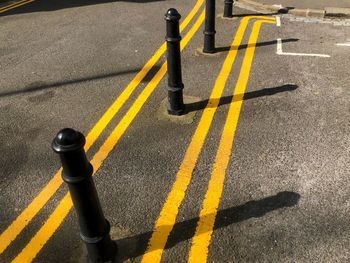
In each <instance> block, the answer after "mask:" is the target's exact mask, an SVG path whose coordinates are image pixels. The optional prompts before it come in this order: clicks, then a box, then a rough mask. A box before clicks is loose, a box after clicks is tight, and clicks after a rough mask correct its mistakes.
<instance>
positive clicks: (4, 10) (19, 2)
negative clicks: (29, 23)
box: [0, 0, 34, 14]
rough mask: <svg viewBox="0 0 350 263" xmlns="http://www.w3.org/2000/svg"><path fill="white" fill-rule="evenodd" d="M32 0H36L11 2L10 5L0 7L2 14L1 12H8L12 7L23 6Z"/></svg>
mask: <svg viewBox="0 0 350 263" xmlns="http://www.w3.org/2000/svg"><path fill="white" fill-rule="evenodd" d="M31 2H34V0H22V1H17V2H15V3H12V4H10V5H7V6H4V7H1V8H0V14H1V13H4V12H6V11H9V10H11V9H14V8H17V7H20V6H22V5H26V4H29V3H31Z"/></svg>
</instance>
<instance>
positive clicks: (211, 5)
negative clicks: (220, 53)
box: [203, 0, 216, 53]
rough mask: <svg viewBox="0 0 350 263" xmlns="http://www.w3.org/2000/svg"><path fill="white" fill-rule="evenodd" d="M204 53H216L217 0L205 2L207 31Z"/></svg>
mask: <svg viewBox="0 0 350 263" xmlns="http://www.w3.org/2000/svg"><path fill="white" fill-rule="evenodd" d="M203 33H204V48H203V53H215V33H216V31H215V0H206V1H205V29H204V32H203Z"/></svg>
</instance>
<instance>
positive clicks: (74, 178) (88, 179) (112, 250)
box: [52, 128, 117, 263]
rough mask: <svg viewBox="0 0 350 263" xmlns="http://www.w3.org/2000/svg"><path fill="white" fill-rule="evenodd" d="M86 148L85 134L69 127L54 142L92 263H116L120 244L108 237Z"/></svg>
mask: <svg viewBox="0 0 350 263" xmlns="http://www.w3.org/2000/svg"><path fill="white" fill-rule="evenodd" d="M84 145H85V137H84V135H83V134H81V133H80V132H77V131H75V130H73V129H68V128H67V129H63V130H61V131H60V132H59V133H58V134H57V136H56V137H55V139H54V140H53V142H52V148H53V150H54V151H55V152H56V153H58V154H59V156H60V159H61V162H62V166H63V172H62V178H63V180H64V181H65V182H66V183H67V184H68V187H69V192H70V195H71V197H72V201H73V204H74V207H75V210H76V213H77V215H78V221H79V226H80V237H81V239H82V240H83V241H84V242H85V245H86V248H87V252H88V259H89V261H90V262H93V263H97V262H98V263H101V262H113V260H114V259H115V257H116V255H117V245H116V244H115V243H114V242H113V241H112V240H111V237H110V235H109V231H110V225H109V222H108V221H107V220H106V219H105V217H104V215H103V212H102V208H101V205H100V201H99V199H98V196H97V192H96V188H95V184H94V181H93V180H92V173H93V167H92V165H91V164H90V163H89V161H88V160H87V158H86V155H85V151H84Z"/></svg>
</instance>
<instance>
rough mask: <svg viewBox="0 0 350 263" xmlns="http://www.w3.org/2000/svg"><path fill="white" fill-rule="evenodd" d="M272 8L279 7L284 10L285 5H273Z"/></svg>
mask: <svg viewBox="0 0 350 263" xmlns="http://www.w3.org/2000/svg"><path fill="white" fill-rule="evenodd" d="M272 6H275V7H278V8H280V9H282V8H283V5H281V4H279V5H272Z"/></svg>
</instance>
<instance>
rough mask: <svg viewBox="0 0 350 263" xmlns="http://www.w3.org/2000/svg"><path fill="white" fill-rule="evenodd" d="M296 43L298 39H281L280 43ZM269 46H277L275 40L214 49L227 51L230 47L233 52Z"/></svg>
mask: <svg viewBox="0 0 350 263" xmlns="http://www.w3.org/2000/svg"><path fill="white" fill-rule="evenodd" d="M297 41H299V39H298V38H287V39H282V43H288V42H297ZM269 45H277V40H272V41H266V42H260V43H252V44H244V45H240V46H238V47H237V46H227V47H217V48H215V52H225V51H229V50H230V49H231V47H232V48H234V49H235V50H241V49H246V48H251V47H253V46H256V47H263V46H269Z"/></svg>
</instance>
